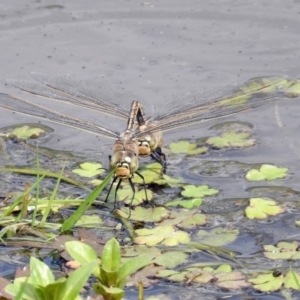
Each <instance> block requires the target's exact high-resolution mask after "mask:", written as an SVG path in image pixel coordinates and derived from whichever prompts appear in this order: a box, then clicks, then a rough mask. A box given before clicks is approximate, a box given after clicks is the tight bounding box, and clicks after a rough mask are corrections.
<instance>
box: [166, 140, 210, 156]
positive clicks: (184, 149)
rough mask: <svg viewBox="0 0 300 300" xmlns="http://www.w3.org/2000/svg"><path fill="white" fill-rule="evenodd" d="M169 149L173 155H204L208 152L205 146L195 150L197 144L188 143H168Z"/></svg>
mask: <svg viewBox="0 0 300 300" xmlns="http://www.w3.org/2000/svg"><path fill="white" fill-rule="evenodd" d="M169 147H170V150H171V151H172V152H173V153H185V154H188V155H196V154H204V153H206V152H207V151H208V150H209V149H208V147H206V146H202V147H199V148H197V143H191V142H188V141H179V142H176V143H170V145H169Z"/></svg>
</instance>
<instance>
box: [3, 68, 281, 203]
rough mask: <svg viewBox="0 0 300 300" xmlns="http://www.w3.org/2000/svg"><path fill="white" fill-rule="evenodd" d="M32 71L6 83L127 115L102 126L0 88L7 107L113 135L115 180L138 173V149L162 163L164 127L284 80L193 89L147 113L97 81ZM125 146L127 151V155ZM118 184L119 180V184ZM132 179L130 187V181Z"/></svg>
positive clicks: (189, 121) (222, 112)
mask: <svg viewBox="0 0 300 300" xmlns="http://www.w3.org/2000/svg"><path fill="white" fill-rule="evenodd" d="M32 76H33V78H34V79H36V81H24V80H18V81H17V80H9V81H8V83H10V84H12V85H14V86H15V87H17V88H19V89H21V90H23V91H26V92H29V93H31V94H34V95H38V96H43V97H47V98H51V99H54V100H59V101H62V102H66V103H69V104H73V105H75V106H80V107H84V108H87V109H90V110H92V111H96V112H99V113H102V114H109V115H112V116H114V117H119V118H121V119H125V120H128V122H127V129H126V130H125V131H123V132H121V133H120V132H116V131H113V130H111V129H109V128H106V127H104V126H102V124H101V120H100V118H99V120H98V121H91V120H89V119H84V118H80V117H79V118H77V117H74V116H70V115H69V114H68V115H65V114H62V113H59V112H57V111H55V110H52V109H49V108H45V107H43V106H41V105H39V104H35V103H31V102H29V101H28V100H26V99H24V98H18V97H15V96H12V95H7V94H0V107H3V108H5V109H9V110H13V111H16V112H19V113H23V114H26V115H31V116H34V117H38V118H41V119H45V120H48V121H51V122H55V123H60V124H63V125H68V126H71V127H75V128H78V129H80V130H85V131H87V132H90V133H92V134H96V135H101V136H104V137H106V138H111V139H114V140H115V141H116V143H115V146H114V147H113V155H112V157H111V159H110V167H111V168H113V167H117V169H116V170H117V171H116V176H115V178H114V181H115V180H117V179H118V178H119V179H120V180H122V179H125V178H128V179H131V178H132V176H133V174H134V173H137V174H138V175H139V173H138V166H139V162H138V158H137V156H138V155H140V156H144V155H151V154H153V153H155V155H154V157H156V159H157V160H158V161H160V162H161V163H162V164H164V163H165V157H164V154H163V153H162V151H161V147H162V144H163V133H164V132H166V131H171V130H174V129H177V128H179V127H183V126H191V125H193V124H197V123H201V122H205V121H209V120H212V119H216V118H220V117H224V116H228V115H233V114H236V113H239V112H242V111H246V110H248V109H251V108H255V107H258V106H260V105H262V104H264V103H266V102H267V100H271V99H273V98H274V97H275V96H276V95H277V94H276V92H275V91H276V89H275V87H279V86H280V83H281V82H283V81H284V80H285V78H282V77H269V78H268V79H265V78H255V79H253V80H252V81H251V80H250V82H248V83H246V84H245V85H242V86H240V87H238V88H237V87H234V88H232V87H229V88H225V89H221V91H219V92H214V93H213V94H212V95H210V96H205V97H204V96H203V94H195V96H194V97H190V98H188V99H187V100H186V99H179V101H175V102H173V103H171V105H172V106H167V107H166V110H165V112H164V111H163V109H162V112H161V113H160V114H158V115H157V116H154V117H150V118H149V117H148V118H146V116H145V112H144V110H143V105H142V104H141V103H140V102H139V101H137V100H132V98H130V97H125V96H122V95H120V97H118V96H117V95H111V94H110V93H109V92H107V91H105V92H103V90H102V89H101V88H99V87H97V86H92V85H90V84H89V83H85V82H82V81H76V80H72V79H71V78H69V77H68V76H53V75H45V74H41V73H32ZM258 82H259V84H257V83H258ZM128 100H130V101H132V105H131V110H130V111H128V109H126V108H125V106H126V105H127V107H129V105H128ZM134 106H136V108H134ZM170 107H172V108H170ZM69 113H70V114H71V113H72V111H71V110H70V111H69ZM128 116H129V117H128ZM131 147H132V148H131ZM119 151H120V152H119ZM122 151H123V152H122ZM126 151H131V152H130V155H128V153H127V152H126ZM125 169H126V171H125ZM119 184H120V181H119V183H118V187H119ZM130 184H131V187H132V189H133V184H132V182H131V183H130ZM109 192H110V191H109ZM133 192H134V189H133ZM132 199H133V198H132Z"/></svg>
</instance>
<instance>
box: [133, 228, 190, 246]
mask: <svg viewBox="0 0 300 300" xmlns="http://www.w3.org/2000/svg"><path fill="white" fill-rule="evenodd" d="M135 233H136V234H137V237H136V238H135V239H134V242H135V243H136V244H146V245H148V246H155V245H157V244H159V243H161V244H164V245H166V246H175V245H177V244H185V243H188V242H189V241H190V237H189V235H188V234H187V233H186V232H184V231H181V230H176V229H175V227H173V226H157V227H155V228H152V229H147V228H145V229H137V230H135Z"/></svg>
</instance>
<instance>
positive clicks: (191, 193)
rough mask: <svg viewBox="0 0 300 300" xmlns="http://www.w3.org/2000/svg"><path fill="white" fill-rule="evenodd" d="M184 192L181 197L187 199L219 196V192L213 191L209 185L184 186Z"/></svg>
mask: <svg viewBox="0 0 300 300" xmlns="http://www.w3.org/2000/svg"><path fill="white" fill-rule="evenodd" d="M183 188H184V191H182V192H181V195H182V196H184V197H187V198H192V197H193V198H202V197H204V196H212V195H215V194H218V193H219V191H218V190H216V189H211V188H209V186H207V185H200V186H195V185H191V184H190V185H185V186H183Z"/></svg>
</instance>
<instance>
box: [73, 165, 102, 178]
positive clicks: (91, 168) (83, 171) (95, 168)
mask: <svg viewBox="0 0 300 300" xmlns="http://www.w3.org/2000/svg"><path fill="white" fill-rule="evenodd" d="M72 172H73V173H75V174H77V175H79V176H82V177H88V178H90V177H94V176H97V175H100V174H103V173H104V172H105V170H104V169H103V168H102V165H101V164H99V163H90V162H84V163H82V164H80V169H74V170H72Z"/></svg>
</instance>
